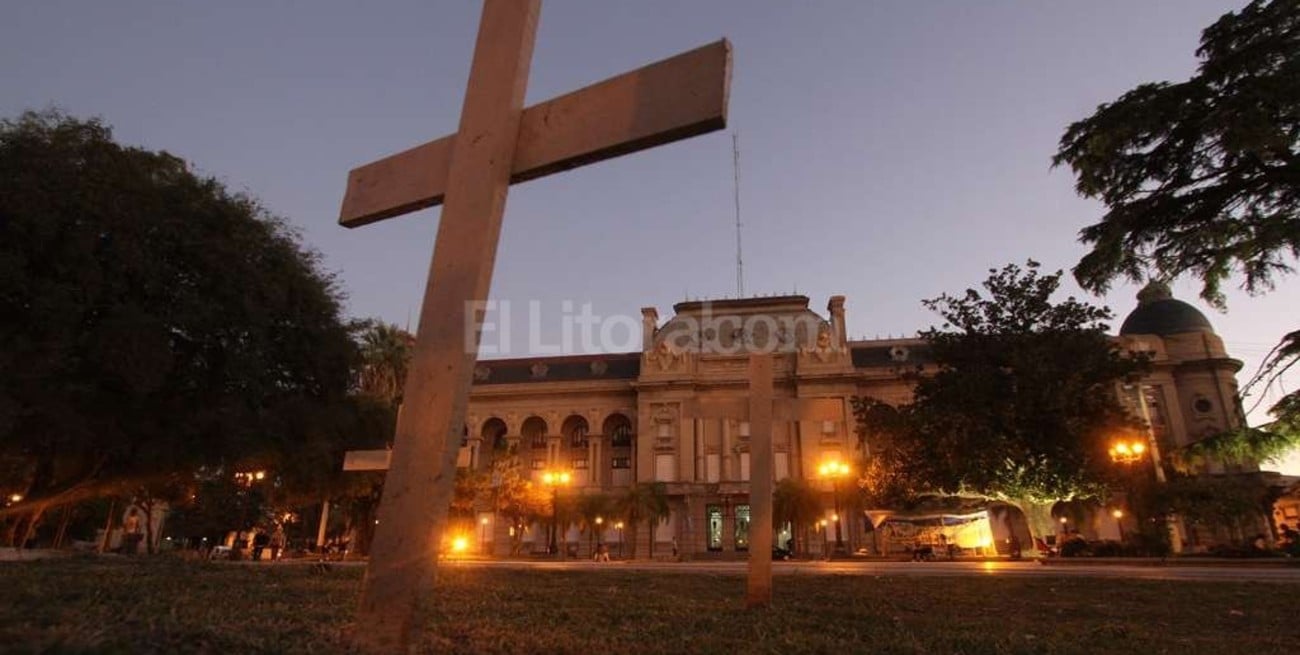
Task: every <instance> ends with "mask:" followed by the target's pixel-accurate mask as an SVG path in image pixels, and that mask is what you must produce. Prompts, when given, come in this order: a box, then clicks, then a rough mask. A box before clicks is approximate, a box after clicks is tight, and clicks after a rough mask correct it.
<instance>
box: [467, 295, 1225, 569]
mask: <svg viewBox="0 0 1300 655" xmlns="http://www.w3.org/2000/svg"><path fill="white" fill-rule="evenodd" d="M809 303H810V300H809V298H808V297H806V296H802V295H789V296H778V297H761V298H744V299H739V300H721V301H692V302H682V303H678V304H676V305H674V306H673V308H672V309H673V313H672V315H671V316H668V317H667V320H662V318H661V316H660V315H659V313H658V311H657V310H656V309H655V308H653V307H650V308H645V309H642V310H641V313H642V328H643V338H642V344H641V349H640V351H637V352H627V353H617V354H601V355H564V356H548V357H530V358H518V359H498V360H480V361H479V363H478V365H477V367H476V369H475V371H474V384H473V387H472V391H471V394H470V403H469V410H468V414H467V421H466V423H467V431H466V439H465V441H464V445H463V447H462V449H461V453H460V465H461V466H463V467H470V468H474V469H479V470H487V469H489V468H491V466H492V463H493V461H494V460H496V459H499V458H502V457H518V458H519V459H518V463H519V465H520V466H522V467H523V469H524V470H525V472H526V474H528V475H531V476H532V479H533V480H534V481H535V482H537V483H538V484H541V483H542V482H543V477H544V476H545V475H546V474H547V473H548V472H549V473H552V474H554V473H556V472H563V473H566V474H567V476H566V477H567V480H568V483H567V484H566V485H564V486H563V487H562V488H559V489H557V490H556V491H555V493H557V494H565V495H568V494H596V493H601V494H608V495H610V496H617V495H619V494H620V493H623V492H625V491H626V489H627V488H628V487H629V486H630V485H632V484H634V483H638V482H659V483H663V488H664V489H665V490H666V492H667V495H668V499H669V505H670V508H671V513H670V516H669V517H668V519H667V520H666V521H665V522H663V523H661V524H660V525H658V526H657V528H655V529H654V530H653V533H651V532H652V531H651V530H648V529H646V528H645V527H644V526H642V527H641V529H640V530H639V531H637V536H636V537H635V538H636V540H637V543H636V544H635V545H636V548H635V551H636V552H637V554H638V556H640V557H645V556H646V555H647V554H648V553H650V552H651V548H650V547H651V544H650V543H649V542H650V540H651V539H653V540H654V544H653V552H654V554H655V555H656V556H669V555H670V554H674V553H675V554H676V556H678V557H681V558H684V559H708V558H724V559H725V558H729V557H743V554H744V552H745V551H746V550H747V548H748V544H749V519H750V511H749V510H750V507H749V496H748V493H749V482H748V481H749V476H750V467H751V461H750V449H749V426H748V423H747V422H746V421H744V420H741V419H742V418H743V417H737V418H716V417H715V418H702V417H701V412H699V411H698V409H697V408H698V407H700V406H704V405H709V404H713V405H715V406H727V405H728V403H730V404H731V405H738V404H741V403H743V401H744V400H745V399H747V388H748V387H747V385H748V379H747V375H746V373H747V361H748V355H749V353H750V352H754V351H757V352H776V353H777V356H776V362H775V370H774V375H775V395H776V396H777V398H778V399H790V400H792V399H798V400H799V401H800V402H798V403H794V402H791V403H789V405H790V406H791V407H799V408H802V409H800V410H798V411H791V412H785V413H778V416H779V417H780V418H779V420H776V421H774V428H773V435H772V439H773V446H774V451H775V461H774V462H773V469H774V472H775V477H776V479H777V480H781V479H784V478H795V479H802V480H806V481H808V482H809V483H811V484H812V485H813V486H814V487H815V488H816V489H818V490H819V491H820V493H821V495H822V497H823V500H824V503H823V505H824V518H823V519H821V520H818V521H817V522H816V523H815V524H814V525H812V526H790V525H785V526H777V528H778V530H780V533H779V534H778V535H777V537H776V543H777V544H786V543H788V540H789V539H790V538H791V537H792V536H795V535H798V539H801V540H802V539H807V541H808V543H806V544H803V543H801V544H800V546H801V550H803V551H804V552H811V553H814V554H816V553H819V552H823V550H824V549H828V548H830V547H831V546H832V545H833V544H834V543H835V541H836V535H835V531H834V527H833V526H835V525H836V524H837V523H838V524H839V526H838V527H839V528H840V538H841V539H842V543H843V544H844V547H845V549H846V550H848V551H850V552H861V553H870V554H890V553H899V552H904V551H906V550H908V549H910V548H912V547H913V546H914V545H916V544H918V543H921V542H922V541H923V540H929V539H931V538H933V537H934V536H935V535H936V534H942V537H941V539H942V540H943V542H944V543H953V544H956V545H959V546H961V547H962V548H965V549H971V551H972V552H975V553H981V554H986V555H993V554H998V553H1002V554H1005V553H1006V551H1007V548H1008V546H1007V544H1008V542H1009V541H1010V539H1011V538H1012V537H1013V536H1014V537H1015V538H1016V539H1018V540H1020V542H1021V543H1024V544H1026V549H1028V544H1029V543H1030V541H1029V536H1028V532H1027V529H1026V527H1025V523H1024V518H1023V515H1021V514H1020V513H1019V511H1018V510H1015V509H1014V508H1011V507H1009V506H997V504H993V505H992V506H989V507H986V508H984V509H982V510H976V511H973V512H966V513H963V514H960V515H956V514H954V515H934V516H929V517H914V516H893V513H892V512H890V511H888V510H885V509H880V510H872V511H857V512H844V514H845V515H844V516H840V515H839V514H837V513H836V509H837V508H836V506H835V504H834V502H833V494H832V493H831V492H832V487H833V485H835V484H837V482H835V481H833V480H830V479H827V478H826V477H825V476H823V475H820V474H819V467H821V466H822V464H823V463H825V462H832V461H838V462H846V463H849V464H853V463H855V462H859V461H861V460H862V457H863V451H862V446H861V445H860V444H859V440H858V437H857V436H856V434H855V431H854V418H853V412H852V407H851V404H850V400H851V399H852V398H853V397H855V396H871V397H874V398H877V399H880V400H884V401H886V402H891V403H892V402H906V401H908V400H909V399H910V397H911V384H910V383H908V382H907V381H906V379H905V377H904V376H905V374H908V373H912V372H917V371H920V372H922V373H924V371H925V369H926V367H927V366H930V365H931V363H930V362H929V360H928V357H927V352H926V346H925V343H924V342H923V341H921V340H919V339H876V340H864V341H857V340H850V339H849V338H848V336H847V334H848V330H847V329H846V328H847V326H846V325H845V321H844V307H845V299H844V297H843V296H832V297H831V298H830V300H829V302H828V303H827V305H826V307H825V313H824V314H823V313H819V312H818V311H816V310H815V309H813V308H812V307H810V306H809ZM1116 339H1118V340H1119V342H1120V343H1121V345H1122V346H1123V347H1124V348H1127V349H1131V350H1135V351H1142V352H1146V353H1149V354H1150V356H1151V360H1152V364H1153V366H1152V368H1151V371H1150V373H1149V374H1148V375H1147V377H1146V378H1145V379H1143V380H1142V381H1141V384H1140V385H1139V384H1134V385H1130V386H1129V387H1127V388H1125V389H1124V390H1123V391H1122V392H1121V393H1122V394H1124V395H1126V396H1127V397H1126V398H1125V401H1126V402H1128V403H1129V404H1130V406H1131V408H1132V409H1133V411H1134V413H1135V415H1137V416H1141V417H1144V418H1145V419H1146V420H1147V422H1148V423H1149V425H1150V427H1151V430H1150V434H1149V435H1148V437H1149V440H1150V443H1151V445H1152V450H1153V451H1155V452H1159V451H1162V450H1163V451H1165V452H1172V450H1173V449H1175V448H1178V447H1180V446H1184V445H1187V444H1189V443H1191V442H1194V441H1196V440H1198V439H1202V438H1204V437H1206V436H1209V435H1212V434H1214V433H1216V432H1218V431H1221V430H1223V429H1225V428H1228V427H1232V426H1236V425H1239V424H1240V422H1241V420H1242V419H1241V410H1240V407H1239V403H1238V401H1237V381H1236V378H1235V374H1236V373H1237V371H1238V370H1239V369H1240V368H1241V362H1240V361H1238V360H1235V359H1232V358H1231V357H1230V356H1229V355H1228V354H1227V352H1225V350H1224V346H1223V340H1222V339H1220V338H1219V337H1218V336H1217V335H1216V334H1215V333H1214V330H1213V328H1212V327H1211V325H1210V323H1209V321H1208V320H1207V319H1206V317H1205V316H1204V315H1203V314H1202V313H1201V312H1199V311H1198V310H1197V309H1196V308H1194V307H1193V306H1191V305H1189V304H1187V303H1185V302H1182V301H1179V300H1176V299H1174V298H1172V297H1171V296H1170V294H1169V291H1168V289H1167V288H1166V287H1163V286H1159V285H1152V286H1149V287H1148V288H1147V289H1144V290H1143V292H1142V293H1141V294H1140V295H1139V303H1138V305H1137V307H1136V308H1135V309H1133V311H1132V312H1131V313H1130V314H1129V315H1128V316H1127V318H1126V319H1125V320H1124V322H1123V325H1122V327H1121V328H1120V331H1119V334H1118V336H1117V337H1116ZM780 402H781V400H778V403H780ZM713 416H716V413H715V414H713ZM866 447H867V448H868V449H869V448H870V443H867V444H866ZM1143 465H1146V466H1152V465H1153V460H1150V459H1147V460H1146V461H1145V463H1144V464H1143ZM1212 472H1223V471H1212ZM844 483H847V484H852V480H851V479H849V480H847V481H846V482H844ZM1125 520H1131V519H1126V518H1123V517H1114V516H1113V515H1112V513H1111V512H1109V511H1097V512H1093V513H1092V514H1091V515H1090V517H1089V518H1087V519H1086V520H1084V521H1082V523H1084V525H1079V526H1075V528H1074V529H1075V530H1077V531H1078V532H1079V533H1080V534H1081V535H1083V536H1085V537H1088V538H1094V539H1098V538H1100V539H1105V538H1110V539H1115V538H1117V537H1118V536H1120V535H1121V534H1122V530H1124V526H1123V522H1124V521H1125ZM506 523H507V522H506V521H504V520H501V519H500V518H499V517H497V516H495V515H493V514H492V513H491V512H490V511H483V512H482V513H480V515H479V516H478V517H477V520H476V525H475V526H474V529H475V531H476V533H475V539H474V540H475V541H479V540H481V541H482V547H483V549H484V550H485V551H486V552H488V553H492V554H496V555H507V554H509V553H510V552H511V541H512V534H513V532H512V531H513V530H514V529H515V528H514V527H512V526H509V525H506ZM614 527H615V526H614V525H612V524H611V525H608V526H607V527H606V528H605V529H604V531H603V534H604V541H605V542H606V543H607V544H609V545H610V547H611V548H614V549H621V548H622V547H623V546H627V547H628V548H629V550H630V549H631V546H632V544H630V543H629V544H624V543H622V540H623V539H625V538H627V539H632V538H633V537H632V534H633V531H631V530H615V529H614ZM810 528H812V529H811V530H810ZM559 532H560V537H559V538H560V540H561V541H563V542H564V543H566V544H572V545H571V546H570V549H580V556H587V555H588V554H589V548H590V546H589V541H590V540H589V539H588V538H586V537H580V536H579V532H578V529H577V526H576V525H570V526H569V527H568V528H567V529H566V528H564V527H561V528H560V530H559ZM1180 532H1181V533H1182V534H1180V535H1179V539H1177V540H1176V541H1181V542H1182V543H1181V544H1177V545H1178V547H1180V548H1181V549H1183V550H1187V551H1190V550H1195V549H1196V548H1203V547H1204V546H1205V545H1206V544H1205V541H1206V537H1205V536H1204V535H1198V534H1196V533H1195V530H1188V529H1186V528H1180ZM810 533H811V534H812V536H811V537H809V536H808V535H809V534H810ZM520 537H521V538H522V541H523V550H524V551H525V552H544V551H545V550H546V548H547V546H548V544H547V526H546V525H545V524H541V525H534V526H530V527H528V528H526V529H524V530H523V531H522V534H521V535H520ZM926 543H929V542H928V541H926Z"/></svg>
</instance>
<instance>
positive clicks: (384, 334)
mask: <svg viewBox="0 0 1300 655" xmlns="http://www.w3.org/2000/svg"><path fill="white" fill-rule="evenodd" d="M361 328H362V330H361V344H360V348H361V364H360V367H359V369H358V371H357V390H358V391H359V392H360V393H361V394H363V395H367V396H370V397H373V398H377V399H379V400H381V401H384V402H387V403H389V404H390V405H392V406H393V407H396V406H398V405H400V404H402V388H403V385H405V384H406V370H407V367H408V365H409V364H410V361H411V352H412V350H413V348H414V346H415V337H414V336H412V335H411V333H409V332H407V331H405V330H403V329H401V328H399V327H397V326H396V325H391V324H388V323H384V322H382V321H366V322H365V323H363V324H362V326H361Z"/></svg>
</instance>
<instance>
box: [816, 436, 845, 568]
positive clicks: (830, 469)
mask: <svg viewBox="0 0 1300 655" xmlns="http://www.w3.org/2000/svg"><path fill="white" fill-rule="evenodd" d="M852 472H853V469H852V468H851V467H850V466H849V464H848V462H844V461H841V460H839V459H830V460H827V461H825V462H822V463H821V465H820V466H818V467H817V474H818V475H819V476H821V477H823V478H830V480H831V498H832V499H833V500H834V504H835V514H833V515H832V519H831V520H832V521H834V522H835V551H836V552H841V553H842V552H845V548H844V533H843V531H842V529H841V528H840V478H844V477H848V475H849V474H850V473H852Z"/></svg>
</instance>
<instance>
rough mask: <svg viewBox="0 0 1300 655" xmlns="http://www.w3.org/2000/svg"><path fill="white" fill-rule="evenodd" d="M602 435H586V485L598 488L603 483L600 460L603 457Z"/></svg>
mask: <svg viewBox="0 0 1300 655" xmlns="http://www.w3.org/2000/svg"><path fill="white" fill-rule="evenodd" d="M602 444H603V437H602V435H596V436H594V437H593V436H591V435H587V485H588V486H592V487H596V488H600V487H603V486H604V485H605V480H604V473H603V472H602V467H601V465H600V464H601V462H602V461H603V459H604V458H605V453H604V450H605V448H604V446H603V445H602Z"/></svg>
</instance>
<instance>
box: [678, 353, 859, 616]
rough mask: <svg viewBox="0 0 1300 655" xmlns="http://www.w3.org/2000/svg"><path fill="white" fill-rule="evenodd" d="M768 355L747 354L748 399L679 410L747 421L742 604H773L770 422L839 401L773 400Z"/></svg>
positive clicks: (822, 413)
mask: <svg viewBox="0 0 1300 655" xmlns="http://www.w3.org/2000/svg"><path fill="white" fill-rule="evenodd" d="M772 363H773V355H771V354H759V353H752V354H750V355H749V398H736V399H722V400H716V399H713V400H710V399H705V400H691V401H689V402H687V403H686V404H685V407H684V408H683V414H684V415H685V416H687V417H689V418H699V419H709V418H712V419H733V420H738V421H748V422H749V512H750V516H749V521H750V530H749V581H748V583H747V585H746V591H745V604H746V605H747V606H748V607H767V606H768V605H770V604H771V603H772V529H773V527H774V526H773V519H772V478H773V477H774V475H773V462H772V460H773V459H774V456H773V454H772V421H773V420H774V419H780V420H786V421H808V420H821V419H828V418H832V417H837V416H838V415H839V414H838V412H839V411H840V409H841V408H842V401H839V400H830V399H825V398H779V399H778V398H776V397H775V392H774V391H773V388H772V377H773V376H772Z"/></svg>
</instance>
